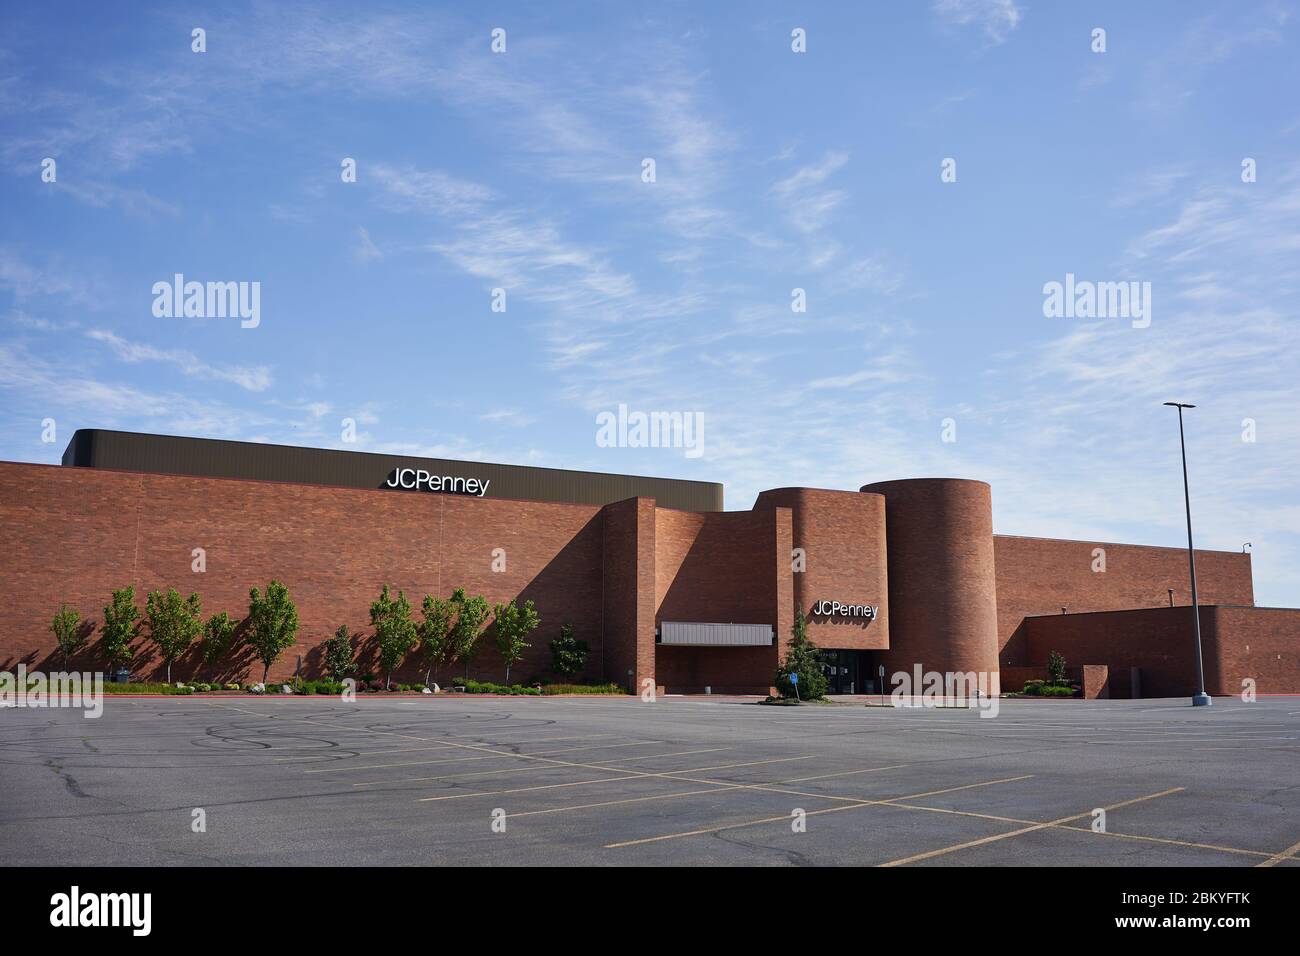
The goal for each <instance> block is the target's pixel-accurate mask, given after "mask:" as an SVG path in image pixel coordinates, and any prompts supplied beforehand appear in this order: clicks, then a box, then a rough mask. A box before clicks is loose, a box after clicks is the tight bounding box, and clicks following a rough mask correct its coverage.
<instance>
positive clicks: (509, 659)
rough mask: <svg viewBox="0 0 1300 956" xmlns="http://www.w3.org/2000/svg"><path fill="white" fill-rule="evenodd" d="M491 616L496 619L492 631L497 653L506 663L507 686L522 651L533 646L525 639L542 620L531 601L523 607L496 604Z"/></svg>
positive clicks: (512, 604)
mask: <svg viewBox="0 0 1300 956" xmlns="http://www.w3.org/2000/svg"><path fill="white" fill-rule="evenodd" d="M492 614H493V616H494V617H495V618H496V620H495V621H494V622H493V625H492V630H493V632H494V635H495V637H496V644H497V653H498V654H500V655H501V659H502V660H503V661H505V663H506V683H507V684H509V683H510V668H511V666H513V665H514V664H517V663H519V660H520V658H522V657H523V656H524V651H526V650H528V648H530V647H532V646H533V645H531V644H529V643H527V642H526V641H525V638H527V637H528V635H529V634H531V633H532V632H533V631H535V630H537V626H538V625H539V624H541V623H542V620H541V618H539V617H538V616H537V611H536V610H535V609H534V607H533V602H532V601H525V602H524V606H523V607H520V606H519V605H518V604H516V603H515V602H514V601H510V602H508V603H506V604H497V605H494V606H493V608H492Z"/></svg>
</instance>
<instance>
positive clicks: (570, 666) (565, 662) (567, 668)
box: [551, 624, 588, 679]
mask: <svg viewBox="0 0 1300 956" xmlns="http://www.w3.org/2000/svg"><path fill="white" fill-rule="evenodd" d="M587 653H588V648H587V642H586V641H580V640H578V639H577V638H576V637H574V636H573V625H572V624H561V625H560V636H559V637H557V638H556V639H555V640H553V641H551V670H552V671H554V672H555V673H556V674H558V675H559V676H560V677H565V678H570V679H572V678H573V676H574V675H575V674H580V673H582V669H583V668H584V667H586V666H587Z"/></svg>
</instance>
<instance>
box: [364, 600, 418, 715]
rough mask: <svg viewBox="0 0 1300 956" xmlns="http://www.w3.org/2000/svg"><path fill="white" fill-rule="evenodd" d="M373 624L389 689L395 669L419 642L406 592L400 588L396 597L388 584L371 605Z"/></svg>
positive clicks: (386, 685)
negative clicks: (390, 591) (391, 592)
mask: <svg viewBox="0 0 1300 956" xmlns="http://www.w3.org/2000/svg"><path fill="white" fill-rule="evenodd" d="M370 623H371V624H372V625H373V626H374V628H375V641H376V643H378V645H379V666H380V667H381V668H383V670H384V672H385V674H386V675H387V676H386V677H385V679H384V687H385V689H387V687H388V686H389V685H390V684H391V683H392V682H393V669H394V668H395V667H397V666H398V665H400V664H401V663H402V661H403V660H404V659H405V658H406V655H407V654H409V653H410V652H411V648H413V647H414V646H415V641H416V626H415V622H414V621H413V620H411V602H410V601H408V600H407V599H406V592H404V591H398V592H397V599H396V600H394V599H393V598H392V596H391V595H390V593H389V591H388V585H387V584H385V585H384V589H383V591H381V592H380V594H379V600H378V601H375V602H374V603H373V604H371V605H370Z"/></svg>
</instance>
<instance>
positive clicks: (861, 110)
mask: <svg viewBox="0 0 1300 956" xmlns="http://www.w3.org/2000/svg"><path fill="white" fill-rule="evenodd" d="M807 7H808V9H807V10H804V11H801V10H799V9H798V6H797V5H791V4H776V3H761V2H760V3H744V4H742V3H734V4H724V3H718V4H700V3H672V2H664V3H657V4H652V5H630V4H599V5H598V4H571V3H547V4H545V5H539V4H535V3H519V4H475V5H459V6H455V5H444V6H441V7H437V6H434V5H431V4H410V5H400V4H382V3H380V4H351V3H350V4H338V5H320V6H316V7H313V8H311V9H297V8H296V7H294V8H293V9H291V10H286V9H282V8H281V6H279V5H273V4H214V5H211V6H206V7H190V8H187V7H185V6H184V5H180V4H158V5H156V6H148V5H131V6H130V7H129V8H128V7H120V8H119V7H117V6H115V5H105V4H102V3H87V4H62V3H52V4H44V5H40V6H39V8H37V7H35V6H34V5H22V6H20V5H14V4H9V5H6V7H5V9H4V11H3V13H0V207H2V209H3V215H2V216H0V410H2V411H3V415H0V458H4V459H7V460H17V461H35V462H51V463H52V462H56V461H58V459H59V457H60V455H61V453H62V451H63V448H64V447H65V446H66V444H67V440H68V439H69V438H70V437H71V435H72V432H73V431H74V430H75V429H77V428H79V427H92V426H95V427H107V428H122V429H131V430H139V431H150V432H161V433H170V434H185V435H199V436H207V437H221V438H237V439H245V440H258V441H272V442H281V443H289V444H304V445H317V446H325V447H350V448H354V449H358V450H368V451H394V452H402V453H410V454H429V455H440V456H445V457H455V458H473V459H483V460H490V461H502V462H513V463H522V464H538V465H548V466H553V467H571V468H590V469H598V470H608V471H617V472H629V473H640V474H655V475H665V476H670V477H683V478H701V479H708V480H717V481H722V482H724V483H725V484H726V489H727V505H728V507H729V508H747V507H749V505H750V504H751V503H752V501H753V498H754V495H755V494H756V493H757V492H758V491H760V490H762V489H764V488H771V487H780V486H785V485H808V486H815V487H830V488H857V487H859V486H860V485H861V484H864V483H866V482H871V481H878V480H885V479H890V478H897V477H914V476H925V475H954V476H961V477H970V478H979V479H983V480H986V481H989V482H990V483H991V484H992V486H993V494H994V523H995V529H996V530H997V531H998V532H1001V533H1009V534H1037V535H1047V536H1061V537H1073V538H1082V539H1087V540H1097V541H1132V542H1138V543H1147V544H1164V545H1174V546H1178V545H1182V544H1185V538H1184V533H1185V532H1184V527H1183V509H1182V497H1181V492H1182V487H1181V474H1180V471H1179V466H1178V443H1177V426H1176V421H1175V418H1174V414H1173V412H1172V410H1170V409H1166V408H1162V407H1161V405H1160V403H1161V402H1163V401H1165V400H1169V399H1180V400H1183V401H1189V402H1195V403H1197V404H1198V405H1199V406H1200V407H1199V408H1198V409H1196V410H1195V411H1193V412H1191V413H1190V414H1189V418H1188V429H1189V433H1188V453H1189V461H1190V468H1191V478H1192V505H1193V514H1194V518H1195V522H1196V528H1197V536H1198V537H1197V543H1198V545H1200V546H1203V547H1214V548H1223V549H1229V550H1239V549H1240V548H1241V546H1242V543H1243V542H1246V541H1249V542H1251V543H1252V545H1253V552H1254V555H1255V557H1254V564H1255V584H1256V598H1257V601H1258V603H1261V604H1278V605H1291V606H1294V605H1300V583H1297V582H1298V581H1300V573H1298V572H1300V504H1298V503H1297V490H1298V489H1300V478H1297V474H1298V473H1300V412H1297V408H1296V405H1297V403H1296V397H1297V384H1296V383H1297V378H1300V375H1298V374H1297V373H1298V371H1300V361H1297V345H1298V344H1300V325H1297V320H1298V318H1300V316H1298V315H1297V307H1298V300H1297V288H1298V284H1300V149H1298V147H1300V100H1298V99H1297V97H1296V95H1295V94H1296V91H1297V90H1298V89H1300V76H1298V74H1300V66H1297V64H1300V36H1298V34H1300V20H1298V19H1297V15H1296V13H1297V11H1296V9H1295V5H1294V4H1291V3H1273V2H1262V3H1249V2H1248V3H1239V4H1232V5H1227V4H1220V3H1194V2H1165V3H1161V2H1151V3H1143V4H1131V3H1091V4H1087V5H1084V4H1070V5H1067V4H1055V3H1046V2H1038V3H1033V2H1029V0H1024V2H1021V0H939V2H926V3H921V2H918V3H894V4H883V3H882V4H862V3H819V4H815V5H811V4H810V5H807ZM195 27H201V28H203V29H204V30H205V31H206V40H207V51H206V52H204V53H195V52H192V50H191V31H192V30H193V29H194V28H195ZM1097 27H1100V28H1103V29H1105V31H1106V51H1105V52H1104V53H1094V52H1092V50H1091V45H1092V37H1091V34H1092V31H1093V29H1094V28H1097ZM494 28H502V29H504V30H505V31H506V50H505V52H504V53H493V52H492V50H491V49H490V42H491V36H490V35H491V32H492V30H493V29H494ZM795 28H802V29H803V30H805V31H806V36H807V52H805V53H795V52H793V51H792V50H791V31H792V30H793V29H795ZM47 157H49V158H53V159H55V161H56V163H57V167H56V169H57V178H56V180H55V181H54V182H44V181H42V175H41V171H42V169H41V164H42V160H43V159H45V158H47ZM345 157H351V158H354V159H355V160H356V162H357V181H356V182H355V183H345V182H343V181H342V179H341V176H340V163H341V161H342V160H343V159H344V158H345ZM646 158H652V159H654V161H655V171H656V178H655V182H653V183H646V182H643V181H642V176H641V172H642V161H643V160H644V159H646ZM946 158H952V159H954V160H955V161H956V170H957V178H956V181H955V182H942V181H941V177H940V166H941V163H942V162H943V160H945V159H946ZM1246 158H1251V159H1253V160H1254V161H1255V164H1256V169H1257V180H1256V181H1255V182H1251V183H1246V182H1243V181H1242V161H1243V159H1246ZM177 272H180V273H183V274H185V276H186V277H187V278H188V279H197V280H199V281H227V280H229V281H246V282H253V281H256V282H259V283H260V284H261V297H262V300H261V323H260V325H258V327H257V328H250V329H244V328H241V327H240V324H239V322H238V321H237V320H231V319H193V318H191V319H177V318H157V317H155V316H154V315H153V312H152V303H153V295H152V292H151V289H152V286H153V284H154V283H155V282H158V281H170V279H171V277H172V275H173V274H174V273H177ZM1067 273H1073V274H1075V275H1076V276H1078V277H1079V278H1080V279H1087V280H1092V281H1137V282H1150V283H1151V289H1152V293H1151V323H1150V325H1149V326H1148V327H1146V328H1137V327H1134V325H1133V324H1132V323H1130V322H1129V321H1128V320H1127V319H1122V318H1106V319H1082V318H1047V317H1045V316H1044V313H1043V300H1044V296H1043V286H1044V284H1045V283H1048V282H1052V281H1064V279H1065V275H1066V274H1067ZM494 288H504V289H506V295H507V300H506V301H507V310H506V311H505V312H504V313H500V312H493V311H492V310H491V308H490V306H491V290H492V289H494ZM795 288H802V289H804V290H805V291H806V295H807V300H808V308H807V311H806V312H804V313H795V312H792V310H791V290H792V289H795ZM620 403H623V404H626V405H628V406H629V408H631V409H633V410H645V411H655V410H662V411H681V412H687V413H694V414H698V415H702V416H703V421H704V444H703V454H702V455H700V456H699V457H688V456H687V455H686V454H685V453H684V451H683V449H680V448H675V449H674V448H604V447H599V446H598V445H597V442H596V440H595V436H596V416H597V415H598V414H599V413H600V412H602V411H611V410H614V409H616V408H617V407H618V405H619V404H620ZM47 418H52V419H54V421H55V422H56V423H57V428H58V432H57V439H56V441H54V442H52V443H45V442H43V441H42V421H43V420H44V419H47ZM345 418H352V419H354V420H355V421H356V422H357V423H358V426H357V427H358V434H357V440H356V441H355V443H352V444H344V442H343V440H342V439H343V436H342V425H341V422H342V420H343V419H345ZM945 419H951V420H952V422H954V423H955V437H956V440H955V441H944V440H943V434H944V421H945ZM1246 419H1250V420H1252V421H1253V422H1254V429H1255V434H1254V439H1255V440H1254V441H1244V440H1243V421H1245V420H1246ZM949 437H951V430H950V436H949Z"/></svg>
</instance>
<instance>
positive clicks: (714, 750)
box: [352, 747, 731, 787]
mask: <svg viewBox="0 0 1300 956" xmlns="http://www.w3.org/2000/svg"><path fill="white" fill-rule="evenodd" d="M730 749H731V748H730V747H710V748H708V749H707V750H678V751H675V752H673V753H667V754H642V755H641V756H639V757H612V758H610V759H609V760H606V761H605V763H631V762H632V761H633V760H654V759H655V758H656V757H685V756H687V755H689V754H711V753H719V752H720V751H723V750H730ZM560 752H561V751H556V753H560ZM484 759H487V758H484ZM537 769H538V768H537V767H535V766H533V765H531V764H530V765H528V766H527V767H507V768H506V769H504V770H478V771H467V772H459V771H457V772H454V773H443V774H438V775H437V776H433V777H397V778H395V779H392V780H367V781H364V782H362V783H354V784H353V785H352V786H354V787H378V786H382V785H384V784H392V783H420V782H422V781H425V780H449V779H451V778H454V777H487V776H491V775H493V774H503V773H536V772H537ZM610 769H611V770H617V769H618V768H617V767H611V768H610ZM630 772H634V771H630Z"/></svg>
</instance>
